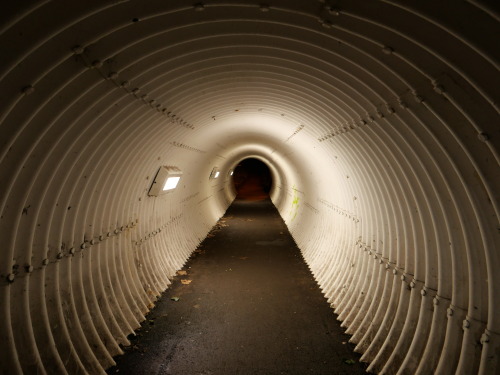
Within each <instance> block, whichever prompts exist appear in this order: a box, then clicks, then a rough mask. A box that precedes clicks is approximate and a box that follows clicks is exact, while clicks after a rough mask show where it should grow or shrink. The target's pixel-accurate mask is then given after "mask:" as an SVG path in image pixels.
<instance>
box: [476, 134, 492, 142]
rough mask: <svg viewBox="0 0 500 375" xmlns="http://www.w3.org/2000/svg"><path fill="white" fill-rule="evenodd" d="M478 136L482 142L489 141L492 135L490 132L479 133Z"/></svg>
mask: <svg viewBox="0 0 500 375" xmlns="http://www.w3.org/2000/svg"><path fill="white" fill-rule="evenodd" d="M477 138H478V139H479V140H480V141H481V142H487V141H488V140H489V139H490V135H489V134H488V133H479V134H478V135H477Z"/></svg>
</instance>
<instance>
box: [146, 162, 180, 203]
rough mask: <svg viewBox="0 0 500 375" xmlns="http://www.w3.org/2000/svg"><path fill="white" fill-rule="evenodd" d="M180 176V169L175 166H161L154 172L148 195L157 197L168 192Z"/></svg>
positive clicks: (175, 185)
mask: <svg viewBox="0 0 500 375" xmlns="http://www.w3.org/2000/svg"><path fill="white" fill-rule="evenodd" d="M181 176H182V171H181V170H180V169H179V168H177V167H167V166H162V167H160V169H159V170H158V172H157V173H156V176H155V178H154V180H153V183H152V184H151V188H150V189H149V192H148V195H149V196H151V197H157V196H159V195H162V194H165V193H168V192H170V191H172V190H174V189H175V188H176V187H177V184H178V183H179V181H180V179H181Z"/></svg>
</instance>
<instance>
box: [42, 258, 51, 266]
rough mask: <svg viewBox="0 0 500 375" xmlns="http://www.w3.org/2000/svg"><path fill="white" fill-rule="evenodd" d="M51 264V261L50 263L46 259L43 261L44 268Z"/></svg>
mask: <svg viewBox="0 0 500 375" xmlns="http://www.w3.org/2000/svg"><path fill="white" fill-rule="evenodd" d="M49 263H50V261H49V260H48V259H47V258H45V259H44V260H42V264H43V265H44V266H46V265H47V264H49Z"/></svg>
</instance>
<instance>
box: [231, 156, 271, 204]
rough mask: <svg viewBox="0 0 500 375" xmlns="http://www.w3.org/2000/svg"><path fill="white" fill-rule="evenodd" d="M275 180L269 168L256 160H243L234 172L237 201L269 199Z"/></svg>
mask: <svg viewBox="0 0 500 375" xmlns="http://www.w3.org/2000/svg"><path fill="white" fill-rule="evenodd" d="M272 183H273V180H272V177H271V172H270V171H269V168H268V166H267V165H266V164H265V163H263V162H262V161H260V160H258V159H255V158H248V159H244V160H242V161H241V162H240V163H239V164H238V166H237V167H236V168H235V170H234V174H233V184H234V188H235V190H236V199H239V200H248V201H258V200H263V199H268V198H269V192H270V191H271V186H272Z"/></svg>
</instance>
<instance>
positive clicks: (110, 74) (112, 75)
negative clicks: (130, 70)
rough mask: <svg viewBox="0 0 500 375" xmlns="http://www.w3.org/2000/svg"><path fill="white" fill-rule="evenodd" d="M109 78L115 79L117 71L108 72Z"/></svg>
mask: <svg viewBox="0 0 500 375" xmlns="http://www.w3.org/2000/svg"><path fill="white" fill-rule="evenodd" d="M108 78H109V79H117V78H118V73H117V72H111V73H109V74H108Z"/></svg>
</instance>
